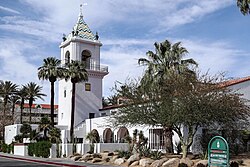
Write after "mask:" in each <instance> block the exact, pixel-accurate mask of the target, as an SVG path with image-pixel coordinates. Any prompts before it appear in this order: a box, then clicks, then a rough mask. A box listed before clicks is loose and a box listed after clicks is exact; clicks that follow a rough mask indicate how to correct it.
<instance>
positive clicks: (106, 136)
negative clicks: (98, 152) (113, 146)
mask: <svg viewBox="0 0 250 167" xmlns="http://www.w3.org/2000/svg"><path fill="white" fill-rule="evenodd" d="M103 142H104V143H113V133H112V130H111V129H110V128H106V129H105V130H104V131H103Z"/></svg>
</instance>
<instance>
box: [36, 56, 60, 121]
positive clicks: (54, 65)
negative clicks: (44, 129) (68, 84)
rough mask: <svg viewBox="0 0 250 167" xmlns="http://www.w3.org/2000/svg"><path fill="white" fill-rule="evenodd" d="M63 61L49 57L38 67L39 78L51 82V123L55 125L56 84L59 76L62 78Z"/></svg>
mask: <svg viewBox="0 0 250 167" xmlns="http://www.w3.org/2000/svg"><path fill="white" fill-rule="evenodd" d="M60 65H61V61H60V60H59V59H56V58H55V57H48V58H46V59H44V60H43V65H42V66H41V67H39V68H38V78H39V79H43V80H49V82H50V96H51V97H50V106H51V113H50V117H51V125H52V126H54V96H55V91H54V86H55V82H56V81H57V79H58V78H62V76H63V71H64V69H63V68H62V67H60Z"/></svg>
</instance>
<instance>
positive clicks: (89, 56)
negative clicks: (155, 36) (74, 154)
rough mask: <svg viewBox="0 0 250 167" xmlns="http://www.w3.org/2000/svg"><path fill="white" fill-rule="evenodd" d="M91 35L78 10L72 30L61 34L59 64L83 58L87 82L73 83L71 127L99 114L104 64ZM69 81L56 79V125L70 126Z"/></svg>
mask: <svg viewBox="0 0 250 167" xmlns="http://www.w3.org/2000/svg"><path fill="white" fill-rule="evenodd" d="M98 38H99V37H98V35H97V34H96V35H94V34H93V33H92V31H91V30H90V29H89V27H88V25H87V24H86V23H85V21H84V20H83V15H82V13H81V12H80V15H79V18H78V20H77V23H76V25H75V26H74V28H73V31H72V32H71V33H70V34H69V35H68V36H67V37H66V36H65V37H63V42H62V43H61V45H60V48H61V61H62V64H64V65H65V64H67V63H68V62H70V61H71V60H79V61H84V62H85V64H86V69H87V72H88V81H87V82H82V83H77V84H76V97H75V124H74V125H75V126H77V125H78V124H80V123H82V122H83V121H84V120H85V119H87V118H89V113H95V117H98V116H99V109H100V108H101V107H102V79H103V77H104V76H105V75H107V74H108V67H107V66H101V65H100V47H101V46H102V43H101V42H100V41H99V40H98ZM71 96H72V83H71V81H70V80H69V81H67V82H66V81H65V80H60V81H59V112H58V125H66V126H68V129H69V128H70V120H71V119H70V118H71Z"/></svg>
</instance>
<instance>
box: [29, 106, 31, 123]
mask: <svg viewBox="0 0 250 167" xmlns="http://www.w3.org/2000/svg"><path fill="white" fill-rule="evenodd" d="M31 106H32V105H29V109H30V114H29V115H30V121H29V122H30V124H31Z"/></svg>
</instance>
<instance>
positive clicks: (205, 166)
mask: <svg viewBox="0 0 250 167" xmlns="http://www.w3.org/2000/svg"><path fill="white" fill-rule="evenodd" d="M196 167H207V165H204V164H201V163H199V164H197V166H196Z"/></svg>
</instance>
